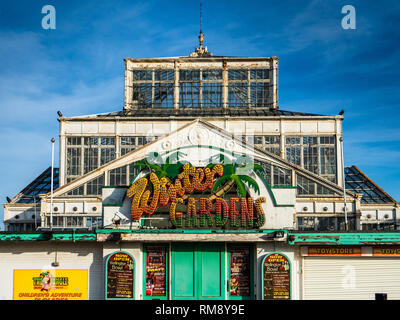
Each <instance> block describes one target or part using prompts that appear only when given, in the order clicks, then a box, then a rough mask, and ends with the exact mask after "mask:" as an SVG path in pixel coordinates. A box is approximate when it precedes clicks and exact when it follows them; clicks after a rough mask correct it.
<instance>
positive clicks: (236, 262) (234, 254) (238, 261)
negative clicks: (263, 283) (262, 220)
mask: <svg viewBox="0 0 400 320" xmlns="http://www.w3.org/2000/svg"><path fill="white" fill-rule="evenodd" d="M230 254H231V261H230V274H231V277H230V295H231V296H242V297H243V296H250V250H249V247H244V246H243V247H232V248H231V249H230Z"/></svg>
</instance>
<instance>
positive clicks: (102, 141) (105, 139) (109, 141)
mask: <svg viewBox="0 0 400 320" xmlns="http://www.w3.org/2000/svg"><path fill="white" fill-rule="evenodd" d="M100 144H101V145H102V146H114V145H115V138H109V137H103V138H100Z"/></svg>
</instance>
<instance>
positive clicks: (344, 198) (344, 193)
mask: <svg viewBox="0 0 400 320" xmlns="http://www.w3.org/2000/svg"><path fill="white" fill-rule="evenodd" d="M339 141H340V149H341V156H342V181H343V201H344V222H345V226H346V231H349V224H348V221H347V204H346V179H345V176H344V160H343V158H344V157H343V137H340V138H339Z"/></svg>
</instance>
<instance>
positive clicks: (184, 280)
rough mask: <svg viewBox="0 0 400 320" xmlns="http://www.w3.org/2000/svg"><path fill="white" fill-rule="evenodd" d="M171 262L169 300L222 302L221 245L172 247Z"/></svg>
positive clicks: (207, 244)
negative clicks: (215, 300)
mask: <svg viewBox="0 0 400 320" xmlns="http://www.w3.org/2000/svg"><path fill="white" fill-rule="evenodd" d="M171 260H172V261H171V299H173V300H175V299H177V300H179V299H185V300H207V299H217V300H218V299H225V283H224V282H225V248H224V244H223V243H212V244H210V243H175V244H173V245H172V254H171Z"/></svg>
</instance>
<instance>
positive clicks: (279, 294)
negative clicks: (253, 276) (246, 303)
mask: <svg viewBox="0 0 400 320" xmlns="http://www.w3.org/2000/svg"><path fill="white" fill-rule="evenodd" d="M263 276H264V300H275V299H280V300H282V299H290V264H289V260H288V258H286V257H285V256H284V255H282V254H280V253H272V254H270V255H268V256H267V257H265V259H264V263H263Z"/></svg>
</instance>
